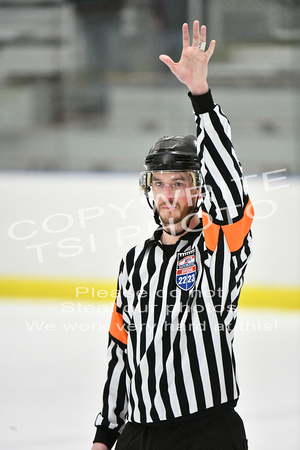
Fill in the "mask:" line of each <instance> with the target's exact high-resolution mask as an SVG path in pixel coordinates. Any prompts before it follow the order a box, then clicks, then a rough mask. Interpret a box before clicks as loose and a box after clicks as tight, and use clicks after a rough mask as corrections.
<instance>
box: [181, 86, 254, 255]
mask: <svg viewBox="0 0 300 450" xmlns="http://www.w3.org/2000/svg"><path fill="white" fill-rule="evenodd" d="M189 96H190V98H191V101H192V105H193V108H194V112H195V118H196V124H197V140H198V141H197V147H198V155H199V160H200V167H201V176H202V183H203V187H202V196H203V202H202V217H203V223H204V228H205V229H204V234H205V239H206V241H207V244H208V248H209V249H210V250H212V251H214V250H215V248H216V245H217V241H218V238H219V232H220V228H222V231H223V233H224V234H225V236H226V240H227V243H228V246H229V249H230V250H231V251H236V250H238V249H239V248H241V246H242V244H243V241H244V239H245V237H246V235H247V233H248V232H249V230H250V227H251V223H252V219H253V209H252V206H251V202H250V200H249V197H248V194H247V192H246V189H245V183H244V178H243V172H242V166H241V164H240V162H239V160H238V159H237V157H236V154H235V150H234V148H233V145H232V143H231V128H230V123H229V121H228V119H227V117H226V116H225V115H224V113H223V112H222V110H221V108H220V106H219V105H216V104H215V103H214V101H213V98H212V95H211V92H210V91H209V92H208V93H207V94H205V95H201V96H193V95H192V94H190V93H189Z"/></svg>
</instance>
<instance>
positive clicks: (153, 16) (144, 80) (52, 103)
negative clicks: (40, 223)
mask: <svg viewBox="0 0 300 450" xmlns="http://www.w3.org/2000/svg"><path fill="white" fill-rule="evenodd" d="M195 18H198V19H199V20H200V22H201V23H202V22H203V23H205V24H206V25H207V27H208V40H211V39H216V41H217V47H216V52H215V54H214V57H213V59H212V60H211V63H210V72H209V80H210V85H211V88H212V89H213V91H214V93H215V97H216V101H218V102H219V103H221V105H222V106H223V108H224V110H225V111H226V113H227V115H228V116H229V117H230V119H231V122H232V125H233V130H234V143H235V146H236V148H237V149H238V150H239V155H240V158H241V160H242V161H243V165H244V168H245V170H246V171H248V172H258V171H262V170H269V171H270V170H276V169H278V168H282V167H284V168H285V169H286V172H287V173H290V174H298V173H299V126H298V124H299V107H298V106H299V104H298V103H299V72H300V67H299V46H298V44H299V39H300V29H299V23H300V3H299V0H253V1H251V2H249V1H246V0H227V1H226V2H224V1H222V0H210V1H208V0H72V1H71V0H69V1H65V0H1V1H0V168H1V169H2V170H64V171H70V170H93V171H115V170H118V171H135V170H137V171H138V170H140V169H141V164H142V159H141V158H142V157H143V156H144V154H145V153H146V152H147V151H148V149H149V148H150V147H151V145H152V144H153V143H154V142H155V141H156V140H157V139H158V137H160V136H161V135H165V134H188V133H191V132H194V126H193V122H192V121H191V112H190V105H189V102H188V101H187V100H186V99H185V97H184V95H183V93H185V92H186V89H185V87H184V86H180V85H179V84H178V82H177V80H176V79H175V78H174V77H172V76H171V75H170V73H169V69H168V68H167V67H166V66H164V65H163V63H162V62H160V61H159V59H158V56H159V55H160V54H161V53H165V54H168V55H170V56H171V57H172V58H173V59H174V60H175V61H176V60H179V57H180V53H181V25H182V23H183V22H185V21H187V22H188V23H190V24H191V23H192V21H193V20H194V19H195ZM225 100H226V101H225Z"/></svg>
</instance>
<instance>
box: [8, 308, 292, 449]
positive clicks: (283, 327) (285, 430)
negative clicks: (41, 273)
mask: <svg viewBox="0 0 300 450" xmlns="http://www.w3.org/2000/svg"><path fill="white" fill-rule="evenodd" d="M110 315H111V305H110V304H109V305H105V304H102V305H101V304H95V303H93V302H92V301H91V302H90V304H87V303H80V302H70V301H65V300H62V301H51V302H50V301H47V300H45V301H32V302H30V301H28V300H20V301H16V300H3V299H2V300H1V301H0V317H1V327H0V333H1V383H0V392H1V402H0V405H1V406H0V407H1V417H0V449H1V450H11V449H20V450H25V449H26V450H35V449H38V450H50V449H51V450H84V449H86V450H88V449H90V448H91V443H92V439H93V435H94V426H93V423H94V419H95V417H96V414H97V413H98V410H99V403H100V397H101V391H102V387H103V383H104V380H105V374H106V344H107V330H108V326H109V321H110ZM299 325H300V313H299V312H295V311H293V312H283V311H275V310H272V311H269V310H252V309H245V308H240V312H239V320H238V323H237V326H236V338H235V352H236V359H237V368H238V373H239V380H240V388H241V397H240V400H239V403H238V407H237V411H238V412H239V414H240V415H241V416H242V417H243V419H244V422H245V426H246V431H247V435H248V439H249V448H250V450H285V449H288V450H298V449H299V448H300V432H299V417H300V400H299V399H300V392H299V391H300V389H299V374H300V357H299V337H300V327H299Z"/></svg>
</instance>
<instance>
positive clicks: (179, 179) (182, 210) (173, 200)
mask: <svg viewBox="0 0 300 450" xmlns="http://www.w3.org/2000/svg"><path fill="white" fill-rule="evenodd" d="M151 186H152V192H153V197H154V201H155V205H156V209H157V212H158V214H159V216H160V219H161V221H162V223H163V225H165V226H167V225H171V224H179V223H181V222H182V220H183V219H185V217H186V216H188V215H189V214H192V213H193V211H194V208H195V206H196V203H197V199H198V197H199V191H198V189H197V188H195V187H194V185H193V180H192V177H191V174H190V173H189V172H154V173H153V175H152V183H151Z"/></svg>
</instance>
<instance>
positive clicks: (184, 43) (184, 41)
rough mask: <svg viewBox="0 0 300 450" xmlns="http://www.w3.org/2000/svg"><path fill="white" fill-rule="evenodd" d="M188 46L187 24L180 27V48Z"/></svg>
mask: <svg viewBox="0 0 300 450" xmlns="http://www.w3.org/2000/svg"><path fill="white" fill-rule="evenodd" d="M189 45H190V35H189V26H188V24H187V23H184V24H183V25H182V47H183V48H186V47H189Z"/></svg>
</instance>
